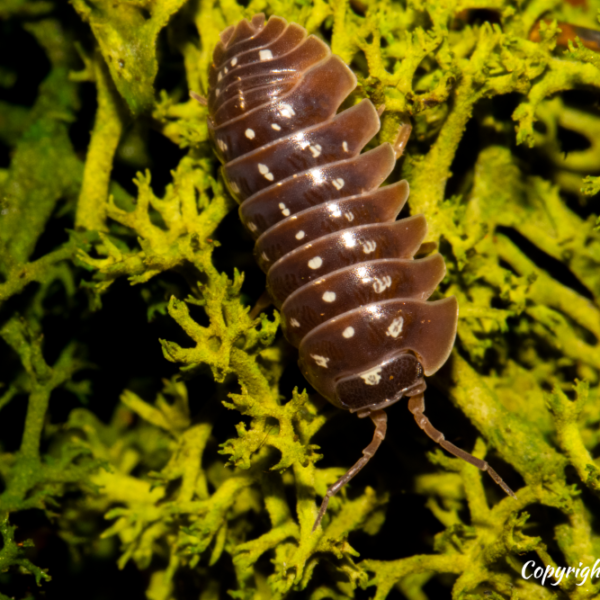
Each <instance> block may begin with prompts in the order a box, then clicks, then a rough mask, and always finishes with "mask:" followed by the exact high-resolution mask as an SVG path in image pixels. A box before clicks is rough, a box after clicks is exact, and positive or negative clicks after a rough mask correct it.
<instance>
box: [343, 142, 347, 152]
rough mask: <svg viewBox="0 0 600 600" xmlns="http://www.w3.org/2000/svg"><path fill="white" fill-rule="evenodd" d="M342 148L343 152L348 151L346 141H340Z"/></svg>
mask: <svg viewBox="0 0 600 600" xmlns="http://www.w3.org/2000/svg"><path fill="white" fill-rule="evenodd" d="M342 150H343V151H344V152H348V142H345V141H344V142H342Z"/></svg>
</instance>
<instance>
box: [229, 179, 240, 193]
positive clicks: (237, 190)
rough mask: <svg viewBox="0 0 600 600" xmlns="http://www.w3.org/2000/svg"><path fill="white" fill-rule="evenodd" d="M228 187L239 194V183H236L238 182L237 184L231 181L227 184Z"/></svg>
mask: <svg viewBox="0 0 600 600" xmlns="http://www.w3.org/2000/svg"><path fill="white" fill-rule="evenodd" d="M229 187H230V188H231V191H232V192H233V193H234V194H239V193H240V186H239V185H238V184H237V183H236V182H235V181H232V182H231V183H230V184H229Z"/></svg>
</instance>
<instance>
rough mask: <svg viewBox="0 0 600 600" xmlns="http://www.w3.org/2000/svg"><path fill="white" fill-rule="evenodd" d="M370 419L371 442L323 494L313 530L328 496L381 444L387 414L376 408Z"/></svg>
mask: <svg viewBox="0 0 600 600" xmlns="http://www.w3.org/2000/svg"><path fill="white" fill-rule="evenodd" d="M369 416H370V417H371V420H372V421H373V423H374V424H375V433H374V434H373V440H372V441H371V443H370V444H369V445H368V446H367V447H366V448H365V449H364V450H363V455H362V458H361V459H360V460H359V461H358V462H357V463H356V464H355V465H354V466H353V467H351V468H350V469H349V470H348V472H347V473H346V474H345V475H344V476H343V477H342V478H341V479H339V480H338V481H336V482H335V483H334V484H333V485H332V486H331V487H330V488H329V489H328V490H327V493H326V494H325V497H324V498H323V502H322V503H321V508H320V509H319V515H318V516H317V520H316V521H315V524H314V525H313V528H312V530H313V531H314V530H315V529H316V528H317V527H318V526H319V523H320V522H321V519H322V518H323V516H324V515H325V511H326V510H327V505H328V504H329V498H331V496H334V495H335V494H337V493H338V492H339V491H340V490H341V489H342V487H344V485H345V484H347V483H348V482H349V481H350V480H351V479H352V478H353V477H354V476H355V475H356V474H357V473H358V472H359V471H360V470H361V469H362V468H363V467H364V466H365V465H366V464H367V463H368V462H369V461H370V460H371V458H373V455H374V454H375V452H377V449H378V448H379V446H380V445H381V442H383V440H384V439H385V432H386V431H387V415H386V414H385V412H384V411H383V410H376V411H375V412H372V413H371V414H370V415H369Z"/></svg>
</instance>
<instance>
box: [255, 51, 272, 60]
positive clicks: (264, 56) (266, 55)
mask: <svg viewBox="0 0 600 600" xmlns="http://www.w3.org/2000/svg"><path fill="white" fill-rule="evenodd" d="M258 56H259V57H260V60H271V59H272V58H273V53H272V52H271V51H270V50H260V51H259V52H258Z"/></svg>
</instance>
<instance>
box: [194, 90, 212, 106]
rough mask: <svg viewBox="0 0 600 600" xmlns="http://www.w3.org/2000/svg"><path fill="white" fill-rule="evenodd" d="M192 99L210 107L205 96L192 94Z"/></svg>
mask: <svg viewBox="0 0 600 600" xmlns="http://www.w3.org/2000/svg"><path fill="white" fill-rule="evenodd" d="M190 98H193V99H194V100H195V101H196V102H198V103H199V104H201V105H202V106H207V105H208V100H207V99H206V98H205V97H204V96H201V95H200V94H198V93H196V92H190Z"/></svg>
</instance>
